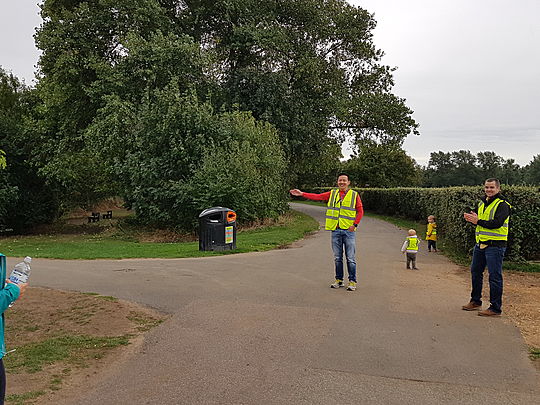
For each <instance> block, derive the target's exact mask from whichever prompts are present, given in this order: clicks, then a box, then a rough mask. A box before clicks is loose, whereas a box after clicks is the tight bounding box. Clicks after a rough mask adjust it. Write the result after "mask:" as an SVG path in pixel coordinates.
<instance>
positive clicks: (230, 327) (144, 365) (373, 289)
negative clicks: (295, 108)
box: [10, 204, 540, 405]
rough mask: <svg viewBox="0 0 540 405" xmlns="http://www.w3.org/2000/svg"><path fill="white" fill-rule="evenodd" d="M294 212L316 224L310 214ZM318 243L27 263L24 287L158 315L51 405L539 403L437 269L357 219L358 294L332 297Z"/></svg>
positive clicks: (449, 268) (325, 255)
mask: <svg viewBox="0 0 540 405" xmlns="http://www.w3.org/2000/svg"><path fill="white" fill-rule="evenodd" d="M294 208H295V209H298V210H301V211H304V212H307V213H310V214H311V215H313V216H314V217H316V218H318V219H319V220H322V216H323V210H324V208H322V207H316V206H309V205H302V204H294ZM329 238H330V235H329V234H328V233H327V232H324V231H320V232H319V233H317V234H316V235H314V236H312V237H309V238H307V239H305V240H303V241H301V242H298V243H296V244H295V245H294V246H293V247H292V248H290V249H284V250H276V251H272V252H264V253H250V254H238V255H230V256H221V257H212V258H198V259H170V260H160V259H146V260H119V261H110V260H107V261H56V260H45V259H35V262H34V263H35V266H34V267H35V271H34V273H33V274H32V279H33V280H32V281H33V284H34V285H36V284H37V285H41V286H47V287H52V288H59V289H70V290H78V291H87V292H98V293H101V294H105V295H113V296H116V297H120V298H123V299H127V300H131V301H136V302H139V303H142V304H145V305H148V306H151V307H155V308H158V309H160V310H162V311H166V312H169V313H171V314H172V316H171V318H170V319H169V320H168V321H166V322H165V323H163V324H162V325H160V326H159V327H157V328H155V329H153V330H152V331H151V332H149V333H148V335H147V336H146V339H145V342H144V343H143V345H142V346H141V347H140V348H139V349H137V351H136V353H134V354H133V355H132V356H131V357H130V358H129V359H128V360H127V361H126V362H124V363H122V364H119V365H117V366H116V367H115V368H114V369H113V370H112V371H110V372H109V373H108V374H107V376H106V378H104V379H102V380H97V381H89V384H91V385H89V389H88V391H86V392H82V393H81V395H80V397H79V398H77V399H72V400H70V401H67V402H65V403H66V404H77V405H83V404H92V405H94V404H104V405H107V404H475V405H477V404H488V403H489V404H540V378H539V373H538V372H537V371H536V370H535V369H534V367H533V366H532V364H531V362H530V361H529V360H528V358H527V349H526V346H525V344H524V342H523V340H522V339H521V336H520V334H519V331H518V329H517V328H516V327H514V326H513V325H512V324H511V323H510V322H509V321H508V320H507V319H504V317H503V319H489V318H488V319H486V318H481V317H478V316H477V315H476V313H468V312H465V311H461V310H460V306H461V305H462V304H463V303H465V302H467V298H468V291H469V287H468V283H467V282H466V280H464V279H463V277H460V276H458V275H456V274H455V272H456V267H455V266H454V265H453V264H451V263H450V262H448V260H446V259H445V258H444V257H443V256H441V255H437V254H434V253H431V254H428V253H425V252H422V253H420V254H419V258H418V266H419V267H420V271H412V270H409V271H407V270H405V269H404V267H405V265H404V258H403V256H402V255H401V254H400V252H399V249H400V247H401V244H402V241H403V238H404V233H403V232H402V231H401V230H399V229H398V228H396V227H395V226H393V225H390V224H387V223H385V222H381V221H378V220H374V219H371V218H364V219H363V220H362V223H361V225H360V227H359V234H358V239H357V243H358V249H357V260H358V263H359V266H358V273H359V280H358V281H359V288H358V290H357V291H356V292H346V291H345V290H344V289H340V290H332V289H330V288H329V284H330V282H331V281H332V279H333V261H332V256H331V249H330V242H329ZM423 247H424V248H425V244H424V246H423ZM424 250H425V249H424ZM14 260H15V259H10V261H14Z"/></svg>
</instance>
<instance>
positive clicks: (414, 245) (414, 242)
mask: <svg viewBox="0 0 540 405" xmlns="http://www.w3.org/2000/svg"><path fill="white" fill-rule="evenodd" d="M407 241H408V242H409V243H408V244H407V250H414V251H415V252H418V238H415V237H412V236H408V237H407Z"/></svg>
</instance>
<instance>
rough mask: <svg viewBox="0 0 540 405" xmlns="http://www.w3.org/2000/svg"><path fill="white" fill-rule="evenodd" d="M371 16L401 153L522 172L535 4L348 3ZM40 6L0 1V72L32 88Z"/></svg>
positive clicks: (536, 51)
mask: <svg viewBox="0 0 540 405" xmlns="http://www.w3.org/2000/svg"><path fill="white" fill-rule="evenodd" d="M350 2H351V3H353V4H356V5H360V6H361V7H363V8H365V9H366V10H368V11H370V12H372V13H375V18H376V20H377V22H378V24H377V28H376V29H375V32H374V41H375V44H376V46H377V47H378V48H379V49H382V50H383V51H384V52H385V53H386V56H385V57H384V59H383V62H384V63H385V64H388V65H390V66H395V67H397V68H398V70H397V71H396V72H394V78H395V82H396V86H395V87H394V93H395V94H397V95H398V96H400V97H403V98H405V99H406V100H407V105H408V106H409V107H410V108H411V109H412V110H414V118H415V119H416V121H417V122H418V123H419V124H420V133H421V135H420V136H413V135H411V136H409V137H408V138H407V140H406V141H405V144H404V148H405V150H406V151H407V153H409V154H410V155H411V156H412V157H413V158H415V159H416V160H417V161H418V163H420V164H422V165H424V164H426V163H427V161H428V160H429V154H430V152H433V151H439V150H441V151H445V152H451V151H454V150H460V149H465V150H470V151H471V152H473V153H477V152H479V151H486V150H491V151H494V152H495V153H497V154H498V155H500V156H503V157H504V158H506V159H509V158H513V159H515V160H516V162H517V163H518V164H520V165H525V164H527V163H528V162H530V161H531V159H532V157H533V156H534V155H538V154H540V113H539V110H540V101H539V97H540V73H539V72H540V23H539V22H538V18H539V16H540V0H517V1H513V2H510V1H507V0H453V1H448V0H447V1H442V0H407V1H404V0H351V1H350ZM37 3H38V2H37V1H33V0H19V1H7V0H0V66H2V67H3V68H4V69H7V70H11V71H12V72H13V73H14V74H15V75H16V76H18V77H19V78H23V79H24V80H25V81H26V83H27V84H32V83H33V77H34V71H35V64H36V62H37V59H38V56H39V53H38V51H37V50H36V48H35V46H34V39H33V37H32V36H33V34H34V31H35V27H37V26H38V25H39V24H40V23H41V19H40V17H39V14H38V13H39V8H38V7H37Z"/></svg>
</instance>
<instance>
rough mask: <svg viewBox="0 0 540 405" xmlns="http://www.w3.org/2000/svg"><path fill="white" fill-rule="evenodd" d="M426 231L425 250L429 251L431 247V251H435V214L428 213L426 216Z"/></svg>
mask: <svg viewBox="0 0 540 405" xmlns="http://www.w3.org/2000/svg"><path fill="white" fill-rule="evenodd" d="M427 221H428V224H427V232H426V240H427V250H428V252H431V249H432V248H433V251H434V252H436V251H437V224H436V223H435V215H430V216H429V217H427Z"/></svg>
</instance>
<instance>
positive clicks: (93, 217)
mask: <svg viewBox="0 0 540 405" xmlns="http://www.w3.org/2000/svg"><path fill="white" fill-rule="evenodd" d="M99 217H100V214H99V212H92V215H90V216H89V217H88V223H91V222H98V221H99Z"/></svg>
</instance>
